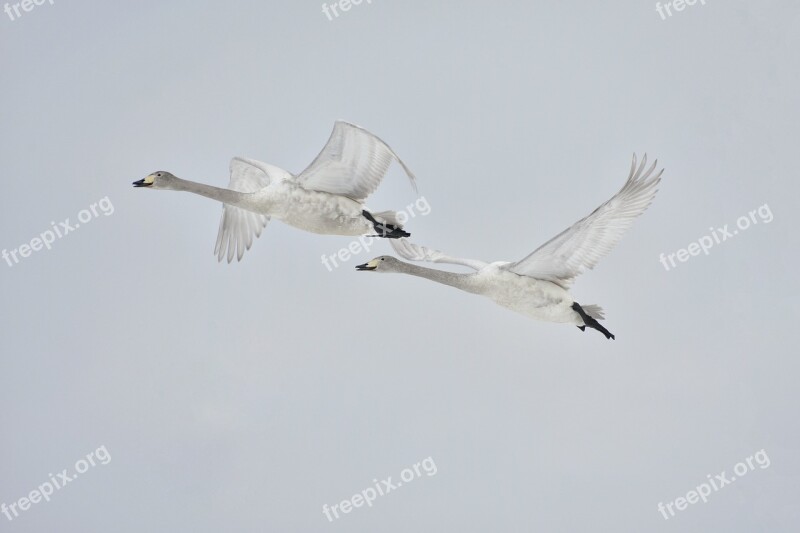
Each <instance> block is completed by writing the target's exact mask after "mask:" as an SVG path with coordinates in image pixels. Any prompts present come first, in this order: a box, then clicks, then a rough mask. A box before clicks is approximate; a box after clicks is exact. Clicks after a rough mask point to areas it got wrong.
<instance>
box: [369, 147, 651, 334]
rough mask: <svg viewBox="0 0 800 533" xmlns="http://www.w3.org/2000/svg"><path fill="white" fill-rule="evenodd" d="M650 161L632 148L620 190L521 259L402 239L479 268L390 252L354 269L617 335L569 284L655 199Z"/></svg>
mask: <svg viewBox="0 0 800 533" xmlns="http://www.w3.org/2000/svg"><path fill="white" fill-rule="evenodd" d="M646 163H647V155H645V156H644V158H643V159H642V162H641V164H640V165H639V166H638V167H637V165H636V154H634V155H633V163H632V164H631V171H630V174H629V175H628V181H627V182H625V185H624V186H623V187H622V189H620V191H619V192H618V193H617V194H615V195H614V196H613V197H612V198H611V199H610V200H608V201H607V202H606V203H604V204H603V205H601V206H600V207H598V208H597V209H595V210H594V211H592V213H591V214H590V215H589V216H587V217H585V218H583V219H581V220H579V221H578V222H576V223H575V224H573V225H572V226H570V227H569V228H567V229H566V230H564V231H562V232H561V233H559V234H558V235H556V236H555V237H553V238H552V239H550V240H549V241H547V242H546V243H545V244H543V245H542V246H540V247H539V248H537V249H536V250H535V251H534V252H533V253H531V254H530V255H528V256H527V257H525V258H523V259H522V260H520V261H516V262H514V263H509V262H507V261H498V262H494V263H485V262H483V261H480V260H476V259H462V258H458V257H450V256H447V255H445V254H443V253H442V252H440V251H438V250H432V249H430V248H425V247H424V246H418V245H415V244H412V243H411V242H409V241H408V240H407V239H400V240H397V241H391V243H392V247H393V248H394V249H395V251H396V252H397V253H398V254H399V255H400V256H402V257H403V258H405V259H408V260H411V261H429V262H433V263H448V264H453V265H461V266H465V267H469V268H471V269H473V270H475V272H474V273H467V274H463V273H455V272H446V271H443V270H436V269H432V268H425V267H420V266H417V265H412V264H410V263H405V262H403V261H400V260H398V259H396V258H395V257H392V256H388V255H384V256H380V257H376V258H375V259H373V260H371V261H369V262H368V263H364V264H363V265H358V266H357V267H356V269H357V270H361V271H374V272H399V273H401V274H410V275H412V276H419V277H422V278H426V279H429V280H431V281H435V282H437V283H443V284H445V285H450V286H452V287H456V288H458V289H461V290H463V291H467V292H471V293H473V294H480V295H481V296H486V297H488V298H491V299H492V300H494V301H495V302H496V303H497V304H499V305H502V306H503V307H507V308H508V309H511V310H512V311H516V312H518V313H521V314H523V315H526V316H529V317H531V318H533V319H536V320H544V321H547V322H559V323H566V324H575V325H576V326H578V328H580V329H581V331H585V330H586V328H587V327H589V328H592V329H596V330H598V331H600V332H601V333H603V335H605V336H606V338H607V339H613V338H614V335H612V334H611V332H609V331H608V330H607V329H606V328H604V327H603V326H602V325H601V324H600V323H599V322H598V320H603V319H604V318H605V317H604V316H603V310H602V309H601V308H600V306H597V305H584V306H581V305H580V304H579V303H578V302H576V301H575V300H573V299H572V296H570V294H569V292H568V290H569V288H570V285H571V284H572V281H573V280H574V279H575V278H576V277H577V276H578V275H580V274H582V273H583V272H584V271H585V270H587V269H591V268H594V266H595V265H596V264H597V263H598V261H600V259H601V258H603V257H604V256H605V255H606V254H608V252H610V251H611V249H612V248H613V247H614V245H615V244H617V242H618V241H619V240H620V238H621V237H622V234H623V233H625V231H626V230H627V229H628V228H629V227H630V225H631V224H632V223H633V220H634V219H635V218H636V217H638V216H639V215H641V214H642V213H643V212H644V211H645V210H646V209H647V207H648V206H649V205H650V203H651V202H652V201H653V197H654V196H655V194H656V192H657V190H658V189H657V188H656V186H657V185H658V183H659V182H660V181H661V174H662V173H663V172H664V171H663V169H662V170H661V171H660V172H658V173H657V174H653V171H654V170H655V168H656V165H657V163H658V161H656V162H654V163H653V165H652V166H651V167H650V168H649V169H648V170H646V171H645V167H646Z"/></svg>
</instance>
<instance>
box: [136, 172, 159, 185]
mask: <svg viewBox="0 0 800 533" xmlns="http://www.w3.org/2000/svg"><path fill="white" fill-rule="evenodd" d="M154 181H155V178H154V177H153V175H152V174H150V175H149V176H147V177H146V178H144V179H141V180H139V181H134V182H133V186H134V187H151V186H152V185H153V182H154Z"/></svg>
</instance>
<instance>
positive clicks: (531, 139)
mask: <svg viewBox="0 0 800 533" xmlns="http://www.w3.org/2000/svg"><path fill="white" fill-rule="evenodd" d="M21 13H22V15H21V16H20V17H17V18H15V20H11V18H10V17H9V16H8V15H7V14H6V13H0V48H2V51H3V53H2V55H0V75H1V76H2V84H0V96H2V102H3V104H2V106H0V123H1V124H3V125H4V127H3V129H2V133H0V174H1V175H2V183H3V191H2V196H1V197H2V199H3V200H2V202H3V209H2V210H0V248H2V249H6V250H14V249H17V248H18V247H19V246H20V245H22V244H25V243H27V244H30V242H31V240H32V239H34V238H36V237H37V236H38V235H40V234H41V233H43V232H45V231H47V230H48V229H50V228H51V222H53V223H55V225H56V226H57V227H58V226H59V222H61V221H64V220H65V219H66V218H68V217H69V218H70V219H71V224H74V223H75V222H76V221H78V216H79V214H80V213H81V211H82V210H84V209H86V210H90V206H91V205H92V204H97V205H96V206H95V211H96V212H97V216H96V217H95V216H94V215H91V211H87V212H86V213H89V215H87V214H86V213H84V214H83V215H82V216H83V218H84V219H85V220H87V221H89V220H90V222H87V223H84V224H80V227H79V228H78V229H76V230H74V231H72V232H70V233H69V234H67V235H64V236H63V238H60V239H56V240H55V242H54V243H52V245H51V246H52V249H50V250H47V249H42V250H39V251H36V252H33V253H31V254H30V255H29V256H28V257H26V258H22V259H21V261H20V262H19V263H16V264H14V266H11V267H9V266H8V263H7V262H6V261H5V260H0V289H1V290H2V300H1V301H2V304H1V305H2V318H3V320H2V326H1V327H2V330H1V331H2V367H1V368H2V370H0V399H1V400H2V403H3V405H4V408H3V409H2V410H0V428H2V439H0V480H2V483H0V503H5V504H7V505H8V504H12V503H17V504H18V500H19V499H20V498H22V497H27V495H28V494H29V493H30V492H31V491H32V490H34V489H36V488H37V487H38V486H39V485H41V484H42V483H44V482H46V481H48V479H49V478H50V475H51V474H52V475H53V476H54V477H55V476H56V475H57V473H59V472H61V471H62V470H63V469H68V470H70V471H72V470H74V468H75V463H76V461H78V460H80V459H81V458H85V457H86V456H87V455H88V454H90V453H92V452H94V451H96V450H98V449H99V448H101V447H102V446H104V447H105V449H106V450H107V452H108V455H109V456H110V457H111V459H110V460H109V461H108V463H107V464H105V465H102V464H101V463H98V464H97V466H95V467H92V468H89V469H88V471H86V472H85V473H84V474H82V475H81V476H79V477H77V478H76V479H75V480H73V481H72V482H70V483H69V484H68V485H66V486H64V487H63V488H62V489H60V490H57V491H55V492H54V494H53V495H52V496H51V497H50V501H49V502H44V501H42V502H39V503H35V504H33V505H32V506H31V507H30V508H29V509H28V510H26V511H20V514H19V516H17V517H15V518H14V520H13V521H9V520H8V519H7V518H6V517H5V516H4V515H2V514H0V531H11V532H40V531H54V530H59V531H76V532H77V531H117V532H120V533H125V532H137V533H138V532H140V531H157V532H161V531H163V532H173V531H203V532H205V531H208V532H212V531H214V532H216V531H242V532H251V531H252V532H262V531H321V532H325V531H330V532H334V531H347V532H354V531H365V532H366V531H384V532H395V531H397V532H405V531H419V532H422V531H431V532H440V531H463V532H484V531H531V530H537V531H619V532H640V531H653V532H658V531H681V532H682V533H687V532H688V533H691V532H707V531H730V532H751V531H771V532H789V531H796V530H797V528H798V525H800V510H799V509H800V508H798V505H797V500H798V496H800V454H799V453H798V452H800V430H798V427H797V413H796V409H797V405H798V401H799V400H800V393H798V388H797V384H796V382H795V381H796V380H795V376H796V375H797V373H798V371H800V365H798V363H797V359H796V348H795V344H796V342H795V338H794V337H795V336H794V333H795V328H796V325H795V324H794V321H795V317H796V316H797V312H796V310H795V308H794V303H793V302H792V299H793V298H794V297H795V295H797V292H798V291H797V289H798V283H797V277H796V274H795V272H794V265H795V264H796V263H797V259H798V252H797V247H796V245H795V243H796V241H797V237H796V236H795V235H794V233H793V228H795V227H797V226H798V223H800V220H798V215H797V209H796V206H797V197H798V194H799V193H800V188H799V187H798V185H797V183H798V180H797V176H796V175H795V174H796V171H795V169H794V167H795V163H794V160H793V157H794V155H795V153H796V143H797V139H798V133H800V131H798V129H799V128H798V122H799V121H800V113H798V108H797V86H798V81H799V80H800V76H799V73H798V67H799V66H800V61H798V50H800V39H799V38H798V37H799V36H800V29H799V28H800V6H798V5H797V3H796V2H793V1H791V0H765V1H762V2H747V1H737V0H733V1H731V0H726V1H725V2H721V1H719V0H708V1H707V2H706V3H705V5H702V4H701V3H700V2H698V3H696V4H695V5H694V6H686V7H685V9H683V10H682V11H680V12H677V11H676V12H674V13H673V16H671V17H669V18H666V19H664V20H662V18H661V17H660V16H659V15H658V13H657V11H656V9H655V2H641V1H637V2H634V1H625V0H618V1H613V2H593V1H592V2H590V1H587V0H583V1H580V2H561V3H558V2H556V3H553V2H521V1H517V2H510V1H504V2H494V3H490V2H476V1H471V0H466V1H458V2H456V1H446V2H432V1H407V2H397V1H395V2H391V1H388V0H373V1H372V2H371V3H369V4H368V3H366V1H365V2H362V3H361V4H360V5H354V6H352V7H351V9H350V10H349V11H347V12H342V13H340V16H338V17H336V18H333V19H332V20H328V17H326V15H325V14H324V13H323V11H322V9H321V3H320V2H307V1H302V2H257V1H255V0H252V1H242V2H236V3H222V2H202V1H201V2H198V1H191V2H190V1H186V0H185V1H173V2H168V3H165V2H155V1H149V0H148V1H143V2H135V3H134V2H127V3H126V5H125V6H121V5H120V3H119V2H117V3H101V2H80V1H72V2H67V1H62V0H57V1H56V2H54V3H53V4H52V5H51V4H50V3H49V2H46V3H44V4H43V5H40V6H34V7H33V9H32V10H31V11H29V12H24V11H23V12H21ZM12 14H13V7H12ZM338 118H341V119H345V120H349V121H352V122H355V123H358V124H361V125H363V126H364V127H366V128H368V129H370V130H371V131H373V132H375V133H376V134H377V135H379V136H381V137H382V138H383V139H385V140H386V141H387V142H388V143H390V144H391V145H392V147H393V148H394V149H395V150H396V151H397V152H398V153H399V154H400V155H401V157H403V158H404V160H405V161H406V162H407V163H408V165H409V166H410V167H411V168H412V169H413V170H414V172H415V173H416V175H417V177H418V180H419V185H420V193H421V194H423V195H424V196H425V198H426V199H427V200H428V201H429V202H430V207H431V210H430V214H428V215H427V216H418V217H415V218H414V219H412V220H410V221H409V223H408V226H407V228H408V229H409V231H411V232H412V234H413V236H414V239H415V240H416V242H418V243H420V244H425V245H429V246H433V247H436V248H440V249H443V250H445V251H447V252H449V253H451V254H453V255H461V256H466V257H476V258H481V259H486V260H515V259H518V258H521V257H523V256H524V255H526V254H527V253H528V252H530V251H532V250H533V249H534V248H536V247H537V246H539V245H540V244H541V243H543V242H544V241H546V240H547V239H549V238H550V237H552V236H553V235H555V234H556V233H558V232H559V231H561V230H562V229H564V228H565V227H566V226H567V225H569V224H572V223H573V222H574V221H576V220H577V219H579V218H581V217H583V216H584V215H586V214H588V213H589V212H590V211H591V210H592V209H594V208H595V207H596V206H597V205H599V204H600V203H601V202H603V201H605V200H606V199H607V198H609V197H610V196H611V195H612V194H613V193H614V192H615V191H616V190H617V189H618V188H619V187H620V186H621V185H622V183H623V181H624V179H625V177H626V176H627V172H628V168H629V164H630V157H631V153H632V152H634V151H636V152H638V153H643V152H647V153H648V155H649V156H650V157H658V158H659V161H660V162H661V163H662V164H663V165H664V166H665V168H666V172H665V173H664V179H663V183H662V186H661V191H660V192H659V194H658V196H657V197H656V200H655V202H654V204H653V206H652V207H651V209H650V210H649V211H648V212H647V213H645V214H644V216H642V217H641V219H639V220H638V221H637V222H636V223H635V224H634V226H633V228H632V229H631V231H630V232H629V233H628V234H627V235H626V237H625V238H624V239H623V240H622V241H621V243H620V245H619V246H618V247H617V248H616V249H615V250H614V251H613V252H612V254H611V255H610V256H609V257H607V258H606V259H605V260H603V261H602V262H601V264H600V265H599V266H598V267H597V268H596V269H595V270H594V271H592V272H589V273H588V274H586V275H584V276H582V277H581V278H580V279H579V280H578V281H577V283H576V284H575V286H574V289H573V294H574V296H575V298H576V300H578V301H580V302H582V303H587V304H588V303H598V304H601V305H602V306H603V307H604V308H605V310H606V314H607V321H606V325H607V326H608V328H609V329H610V330H611V331H612V332H614V333H615V334H616V336H617V340H616V341H613V342H612V341H606V340H605V339H604V338H603V336H602V335H600V334H599V333H598V332H594V331H591V332H588V331H587V332H586V333H581V332H580V331H578V330H577V329H576V328H574V327H571V326H569V327H568V326H560V325H556V324H547V323H539V322H534V321H531V320H529V319H526V318H525V317H522V316H519V315H516V314H514V313H512V312H510V311H508V310H505V309H502V308H500V307H497V306H495V305H494V304H492V303H491V302H489V301H484V300H482V299H480V298H478V297H475V296H472V295H468V294H463V293H460V292H458V291H455V290H453V289H450V288H448V287H443V286H437V285H435V284H432V283H430V282H427V281H425V280H420V279H414V278H406V277H402V276H389V275H386V276H379V275H368V274H362V273H357V272H356V271H355V270H354V269H353V266H355V264H357V262H362V261H360V260H361V259H363V260H367V259H370V258H371V257H373V256H375V255H380V254H386V253H390V252H391V249H390V247H389V246H388V245H387V244H386V243H383V242H380V243H377V244H376V245H375V246H374V247H373V248H372V250H371V251H370V252H368V253H365V254H361V255H360V256H359V257H358V258H356V259H354V260H351V261H349V262H347V263H346V264H345V266H343V267H341V268H338V269H334V270H333V271H332V272H329V271H328V270H327V269H326V268H325V267H324V266H323V265H322V263H321V256H322V255H323V254H325V255H330V254H333V253H335V252H336V251H337V250H338V249H340V248H341V247H344V246H347V245H348V243H349V242H350V240H351V239H349V238H347V237H330V236H319V235H313V234H307V233H303V232H301V231H298V230H295V229H293V228H290V227H287V226H285V225H282V224H281V223H280V222H273V223H271V224H270V225H269V227H268V228H267V230H266V231H265V233H264V234H263V235H262V237H261V238H260V239H259V240H258V241H257V242H256V243H255V245H254V246H253V249H252V250H251V251H250V252H248V254H247V255H246V257H245V259H244V261H243V262H242V263H240V264H233V265H227V264H224V263H223V264H219V263H217V261H216V259H215V257H214V256H213V255H212V251H213V246H214V241H215V238H216V231H217V225H218V220H219V218H218V217H219V215H220V212H221V209H220V206H219V205H218V204H215V203H214V202H212V201H210V200H208V199H205V198H200V197H194V196H191V195H188V194H182V193H172V192H157V191H146V190H136V189H133V188H132V187H131V185H130V183H131V181H133V180H137V179H140V178H142V177H144V176H145V175H146V174H147V173H149V172H151V171H154V170H170V171H172V172H174V173H175V174H176V175H178V176H181V177H183V178H186V179H191V180H196V181H202V182H206V183H211V184H214V185H217V186H224V185H225V184H226V183H227V168H228V161H229V159H230V158H231V157H232V156H235V155H242V156H246V157H251V158H256V159H260V160H264V161H267V162H270V163H273V164H276V165H279V166H282V167H284V168H286V169H287V170H290V171H293V172H299V171H300V170H302V169H303V168H304V167H305V166H306V165H307V164H308V163H309V162H310V161H311V160H312V158H313V157H314V156H315V155H316V153H317V152H318V151H319V149H320V148H321V147H322V145H323V144H324V142H325V141H326V139H327V137H328V135H329V132H330V129H331V127H332V125H333V122H334V120H335V119H338ZM104 198H107V200H106V203H105V204H103V205H106V206H108V205H111V206H113V213H112V214H110V215H105V214H104V213H107V212H110V211H111V209H108V210H106V211H103V210H101V209H100V207H102V205H101V204H100V203H99V202H100V201H101V199H104ZM414 199H415V197H414V195H413V193H412V192H411V191H410V190H409V188H408V184H407V183H406V182H405V180H404V176H403V175H402V172H401V171H400V170H399V169H398V168H394V169H393V170H392V172H391V173H390V175H389V176H388V178H387V179H386V181H385V182H384V184H383V186H382V188H381V189H380V190H379V192H378V194H376V195H375V197H374V198H371V199H370V201H369V205H370V206H371V207H373V208H375V209H390V208H393V209H402V208H403V207H405V206H407V205H408V204H409V203H411V202H413V201H414ZM764 204H767V205H768V207H769V210H770V212H771V213H772V215H773V216H774V219H773V220H772V221H771V222H769V223H766V222H764V221H760V222H759V223H758V224H755V225H752V227H750V228H748V229H747V230H746V231H740V232H739V234H737V235H736V236H735V237H733V238H731V239H729V240H727V241H725V242H721V243H720V244H718V245H715V246H714V247H712V248H711V249H710V250H709V254H708V255H704V254H701V255H699V256H696V257H691V258H690V259H689V260H688V261H686V262H685V263H678V265H677V266H676V267H675V268H673V269H671V270H669V271H667V270H665V268H664V267H663V266H662V265H661V263H660V262H659V256H660V254H661V253H665V254H670V253H676V252H677V250H679V249H681V248H686V247H687V246H688V245H689V244H690V243H692V242H693V241H698V240H699V239H701V238H703V237H704V236H706V235H709V234H710V233H711V230H710V228H712V227H713V228H720V227H723V226H724V225H725V224H728V225H729V226H730V227H731V228H733V227H734V226H735V224H736V221H737V219H738V218H739V217H740V216H743V215H745V216H746V215H747V214H748V212H749V211H751V210H755V209H758V208H759V206H763V205H764ZM757 216H758V215H756V217H757ZM12 263H13V260H12ZM762 449H763V450H765V453H766V454H767V455H768V457H769V459H770V466H769V467H768V468H763V469H762V468H760V467H758V465H756V468H755V470H754V471H752V472H750V473H748V474H747V475H746V476H745V477H743V478H739V479H736V481H735V482H733V483H732V484H730V485H728V486H725V487H724V488H721V489H720V490H719V491H718V492H714V493H713V494H712V495H711V496H709V498H708V502H707V503H702V502H700V503H696V504H694V505H690V506H689V508H688V509H686V510H684V511H679V512H677V515H676V516H674V517H672V518H670V519H669V520H666V521H665V520H664V518H663V517H662V515H661V514H660V513H659V511H658V509H657V505H658V503H659V502H663V503H664V504H666V503H668V502H672V501H673V500H675V499H676V498H678V497H681V496H683V497H685V496H686V494H687V492H688V491H690V490H692V489H693V488H695V487H696V486H697V485H699V484H701V483H703V482H705V481H706V480H707V475H708V474H711V475H712V477H713V475H714V474H718V473H720V472H722V471H727V472H728V476H730V475H731V474H732V473H733V468H734V465H736V464H737V463H738V462H740V461H744V460H745V459H746V458H747V457H749V456H752V455H754V454H755V453H756V452H758V451H759V450H762ZM100 453H101V454H102V452H100ZM428 457H431V458H432V460H433V461H435V465H436V467H437V469H436V474H435V475H433V476H427V475H425V474H424V472H423V475H422V477H421V478H420V479H418V480H415V481H414V482H413V483H409V484H407V485H404V486H402V487H401V488H399V489H398V490H396V491H395V492H391V493H389V494H386V495H385V496H382V497H379V498H378V499H377V500H376V501H375V502H374V504H373V506H372V507H369V508H367V507H361V508H357V509H354V510H353V511H352V512H350V513H349V514H346V515H343V516H342V517H341V518H339V519H337V520H335V521H333V522H329V521H328V519H327V518H325V515H324V514H323V513H322V506H323V504H327V505H329V506H330V505H333V504H340V502H341V501H342V500H345V499H348V498H350V497H351V496H352V495H353V494H355V493H357V492H360V491H362V490H364V489H366V488H368V487H371V486H374V482H373V479H378V480H381V479H385V478H387V477H388V476H393V478H394V479H395V480H397V479H398V478H399V475H400V472H401V471H402V470H403V469H404V468H406V467H411V466H412V465H413V464H414V463H417V462H421V461H422V460H423V459H425V458H428ZM12 516H13V514H12Z"/></svg>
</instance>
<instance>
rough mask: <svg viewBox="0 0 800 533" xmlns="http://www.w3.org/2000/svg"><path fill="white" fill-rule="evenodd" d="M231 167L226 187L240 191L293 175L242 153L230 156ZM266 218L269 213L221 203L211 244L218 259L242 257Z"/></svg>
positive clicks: (289, 177) (257, 234)
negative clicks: (217, 222) (244, 156)
mask: <svg viewBox="0 0 800 533" xmlns="http://www.w3.org/2000/svg"><path fill="white" fill-rule="evenodd" d="M230 169H231V179H230V183H229V184H228V188H229V189H231V190H234V191H239V192H256V191H258V190H260V189H263V188H264V187H266V186H267V185H269V184H270V183H272V182H273V181H278V180H281V179H291V177H292V176H291V174H289V173H288V172H286V171H285V170H283V169H280V168H278V167H275V166H272V165H268V164H267V163H262V162H261V161H255V160H253V159H245V158H243V157H234V158H233V159H231V166H230ZM267 222H269V217H268V216H266V215H260V214H258V213H253V212H251V211H247V210H246V209H242V208H240V207H234V206H232V205H227V204H223V205H222V218H220V221H219V233H218V234H217V244H216V246H214V254H215V255H216V256H217V260H218V261H222V258H223V257H225V256H226V255H227V257H228V263H230V262H231V261H233V257H234V255H235V256H236V258H237V260H239V261H241V260H242V256H243V255H244V252H245V251H246V250H249V249H250V246H252V245H253V236H254V235H255V237H256V238H258V237H260V236H261V231H262V230H263V229H264V228H265V227H266V225H267Z"/></svg>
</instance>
